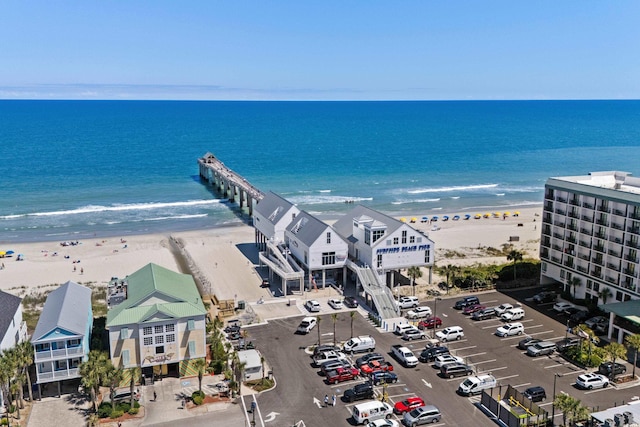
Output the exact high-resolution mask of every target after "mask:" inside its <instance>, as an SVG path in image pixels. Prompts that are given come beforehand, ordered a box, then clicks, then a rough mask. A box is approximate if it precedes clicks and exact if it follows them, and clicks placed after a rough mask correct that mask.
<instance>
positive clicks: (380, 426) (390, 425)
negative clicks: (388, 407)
mask: <svg viewBox="0 0 640 427" xmlns="http://www.w3.org/2000/svg"><path fill="white" fill-rule="evenodd" d="M367 427H399V424H398V422H397V421H396V420H387V419H383V420H374V421H371V422H370V423H369V424H367Z"/></svg>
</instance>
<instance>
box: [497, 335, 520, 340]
mask: <svg viewBox="0 0 640 427" xmlns="http://www.w3.org/2000/svg"><path fill="white" fill-rule="evenodd" d="M521 339H522V335H513V336H510V337H504V338H500V341H508V340H521Z"/></svg>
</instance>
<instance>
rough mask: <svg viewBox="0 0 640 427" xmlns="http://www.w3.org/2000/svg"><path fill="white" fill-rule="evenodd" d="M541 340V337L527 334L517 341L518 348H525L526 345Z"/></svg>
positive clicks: (528, 345) (529, 345)
mask: <svg viewBox="0 0 640 427" xmlns="http://www.w3.org/2000/svg"><path fill="white" fill-rule="evenodd" d="M541 341H542V340H541V339H538V338H533V337H529V336H527V337H525V338H522V339H521V340H520V341H518V348H519V349H520V350H526V349H527V348H528V347H531V346H532V345H535V344H538V343H539V342H541Z"/></svg>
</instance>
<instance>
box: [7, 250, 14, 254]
mask: <svg viewBox="0 0 640 427" xmlns="http://www.w3.org/2000/svg"><path fill="white" fill-rule="evenodd" d="M13 254H15V252H13V251H7V255H13Z"/></svg>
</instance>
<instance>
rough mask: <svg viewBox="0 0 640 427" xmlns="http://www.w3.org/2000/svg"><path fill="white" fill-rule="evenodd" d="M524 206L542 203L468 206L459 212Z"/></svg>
mask: <svg viewBox="0 0 640 427" xmlns="http://www.w3.org/2000/svg"><path fill="white" fill-rule="evenodd" d="M526 206H542V202H534V201H522V202H515V203H507V204H504V205H498V206H496V205H483V206H469V207H465V208H463V209H461V210H467V211H468V210H481V209H494V210H495V209H502V210H504V209H505V208H517V207H526Z"/></svg>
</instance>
